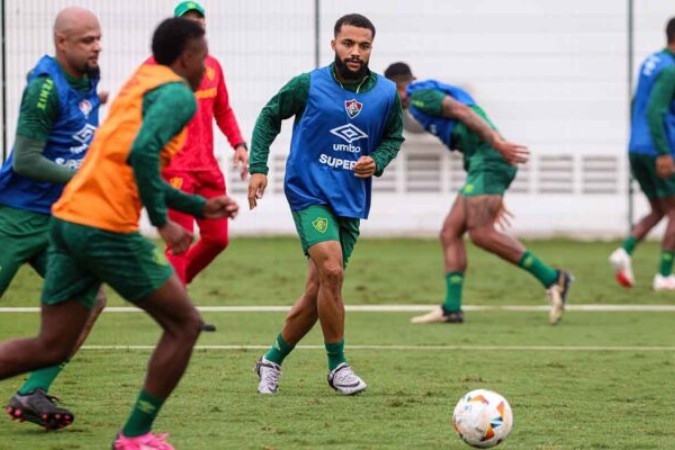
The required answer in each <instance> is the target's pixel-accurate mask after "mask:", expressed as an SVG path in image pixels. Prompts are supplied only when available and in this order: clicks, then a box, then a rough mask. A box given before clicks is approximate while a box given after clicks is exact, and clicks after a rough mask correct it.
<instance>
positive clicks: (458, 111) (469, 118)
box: [441, 95, 530, 165]
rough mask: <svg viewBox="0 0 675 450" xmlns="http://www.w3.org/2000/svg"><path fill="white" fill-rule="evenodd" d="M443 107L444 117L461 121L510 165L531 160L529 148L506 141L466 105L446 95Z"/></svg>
mask: <svg viewBox="0 0 675 450" xmlns="http://www.w3.org/2000/svg"><path fill="white" fill-rule="evenodd" d="M441 105H442V114H443V116H444V117H447V118H449V119H455V120H459V121H460V122H462V123H463V124H465V125H466V126H467V127H469V129H470V130H471V131H473V132H475V133H477V134H478V135H479V136H480V137H481V138H482V139H483V140H484V141H485V142H487V143H488V144H490V145H491V146H492V147H493V148H494V149H495V150H497V151H498V152H499V153H501V154H502V156H503V157H504V159H506V161H508V162H509V163H510V164H513V165H516V164H524V163H526V162H527V161H528V160H529V157H530V151H529V150H528V149H527V147H525V146H523V145H519V144H514V143H512V142H509V141H507V140H505V139H504V138H503V137H502V136H501V135H500V134H499V133H498V132H497V131H496V130H495V129H493V128H492V127H491V126H490V124H488V123H487V122H486V121H485V120H484V119H483V118H482V117H481V116H479V115H478V114H476V113H475V112H474V111H473V110H472V109H471V108H469V107H468V106H466V105H465V104H463V103H461V102H458V101H457V100H455V99H453V98H452V97H450V96H449V95H446V96H445V98H444V99H443V102H442V104H441Z"/></svg>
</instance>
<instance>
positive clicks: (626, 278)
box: [609, 247, 635, 288]
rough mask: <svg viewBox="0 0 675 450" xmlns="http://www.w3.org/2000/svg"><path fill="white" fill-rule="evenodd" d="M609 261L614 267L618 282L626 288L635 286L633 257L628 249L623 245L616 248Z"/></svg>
mask: <svg viewBox="0 0 675 450" xmlns="http://www.w3.org/2000/svg"><path fill="white" fill-rule="evenodd" d="M609 263H610V264H611V265H612V267H613V268H614V274H615V276H616V281H617V283H619V284H620V285H621V286H623V287H626V288H632V287H633V286H635V277H634V276H633V264H632V258H631V257H630V255H629V254H628V252H627V251H626V250H624V249H623V248H621V247H619V248H617V249H616V250H614V251H613V252H612V254H611V255H610V256H609Z"/></svg>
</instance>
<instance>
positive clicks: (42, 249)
mask: <svg viewBox="0 0 675 450" xmlns="http://www.w3.org/2000/svg"><path fill="white" fill-rule="evenodd" d="M50 219H51V216H49V215H47V214H40V213H36V212H33V211H26V210H24V209H16V208H12V207H10V206H4V205H0V243H1V244H0V297H2V294H3V293H4V292H5V291H6V290H7V287H8V286H9V284H10V283H11V282H12V279H13V278H14V276H15V275H16V273H17V272H18V271H19V268H20V267H21V266H22V265H24V264H26V263H28V264H30V265H31V266H33V269H35V271H36V272H37V273H38V274H39V275H40V276H42V277H44V276H45V270H46V268H47V246H48V245H49V222H50Z"/></svg>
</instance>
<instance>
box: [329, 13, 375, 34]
mask: <svg viewBox="0 0 675 450" xmlns="http://www.w3.org/2000/svg"><path fill="white" fill-rule="evenodd" d="M342 25H351V26H353V27H358V28H368V29H369V30H370V31H372V33H373V37H375V25H373V22H371V21H370V19H368V18H367V17H366V16H362V15H361V14H347V15H344V16H342V17H340V18H339V19H338V20H337V22H335V27H334V28H333V36H337V35H338V33H339V32H340V30H341V29H342Z"/></svg>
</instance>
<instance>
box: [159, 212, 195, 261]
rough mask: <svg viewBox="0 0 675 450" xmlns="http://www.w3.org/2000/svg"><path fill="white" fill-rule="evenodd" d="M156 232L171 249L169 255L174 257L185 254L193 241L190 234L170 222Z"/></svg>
mask: <svg viewBox="0 0 675 450" xmlns="http://www.w3.org/2000/svg"><path fill="white" fill-rule="evenodd" d="M157 231H158V232H159V235H160V236H161V237H162V239H163V240H164V242H166V244H167V245H168V246H170V247H171V253H173V254H174V255H180V254H181V253H185V251H186V250H187V249H188V248H190V244H192V241H193V240H194V236H193V235H192V233H190V232H189V231H188V230H186V229H185V228H183V227H181V226H180V225H178V224H177V223H176V222H173V221H171V220H169V221H167V222H166V223H165V224H164V225H162V226H161V227H157Z"/></svg>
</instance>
